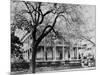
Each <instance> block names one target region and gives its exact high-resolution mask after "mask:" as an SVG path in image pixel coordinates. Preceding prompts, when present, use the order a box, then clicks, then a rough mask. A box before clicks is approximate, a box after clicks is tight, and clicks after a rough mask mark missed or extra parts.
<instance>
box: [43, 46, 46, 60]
mask: <svg viewBox="0 0 100 75" xmlns="http://www.w3.org/2000/svg"><path fill="white" fill-rule="evenodd" d="M45 52H46V48H45V46H44V50H43V59H44V61H45V59H46V58H45Z"/></svg>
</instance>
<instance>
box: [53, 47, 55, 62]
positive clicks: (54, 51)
mask: <svg viewBox="0 0 100 75" xmlns="http://www.w3.org/2000/svg"><path fill="white" fill-rule="evenodd" d="M53 60H54V61H55V60H56V47H55V46H54V47H53Z"/></svg>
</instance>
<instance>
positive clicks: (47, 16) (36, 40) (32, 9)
mask: <svg viewBox="0 0 100 75" xmlns="http://www.w3.org/2000/svg"><path fill="white" fill-rule="evenodd" d="M14 3H15V4H16V5H15V6H16V7H15V10H14V11H15V12H14V18H13V23H14V25H15V26H16V27H17V28H20V29H24V30H26V31H27V33H26V35H27V34H28V33H31V36H32V39H33V43H32V49H33V50H32V60H31V66H30V67H31V70H32V73H35V67H36V53H37V48H38V45H39V44H40V42H41V41H42V40H43V39H44V38H45V37H46V36H47V35H48V34H49V33H51V32H52V33H55V35H56V36H57V37H59V38H62V36H61V34H60V33H61V32H59V31H60V29H61V28H60V29H59V27H58V26H59V25H60V27H63V26H65V29H64V30H65V31H66V32H67V33H68V34H67V35H69V34H70V35H71V36H72V37H74V36H76V34H77V35H78V32H79V27H80V26H81V25H82V24H84V22H83V19H82V14H81V13H80V11H79V9H81V7H80V5H71V4H69V5H66V4H57V3H41V2H29V1H14V2H13V4H14ZM57 27H58V28H57ZM24 37H25V36H24ZM24 37H23V38H24ZM23 38H22V39H23ZM22 39H21V40H22Z"/></svg>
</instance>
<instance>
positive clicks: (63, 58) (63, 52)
mask: <svg viewBox="0 0 100 75" xmlns="http://www.w3.org/2000/svg"><path fill="white" fill-rule="evenodd" d="M62 51H63V52H62V54H63V60H65V53H64V51H65V50H64V46H63V48H62Z"/></svg>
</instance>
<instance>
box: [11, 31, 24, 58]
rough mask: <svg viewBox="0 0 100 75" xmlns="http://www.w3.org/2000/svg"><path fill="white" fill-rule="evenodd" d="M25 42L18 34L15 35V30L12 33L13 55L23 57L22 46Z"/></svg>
mask: <svg viewBox="0 0 100 75" xmlns="http://www.w3.org/2000/svg"><path fill="white" fill-rule="evenodd" d="M22 45H23V44H22V43H21V42H20V40H19V38H18V37H17V36H15V35H14V32H13V33H11V55H12V56H16V57H18V56H20V58H21V59H22V57H21V55H22V52H21V51H20V49H21V46H22Z"/></svg>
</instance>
